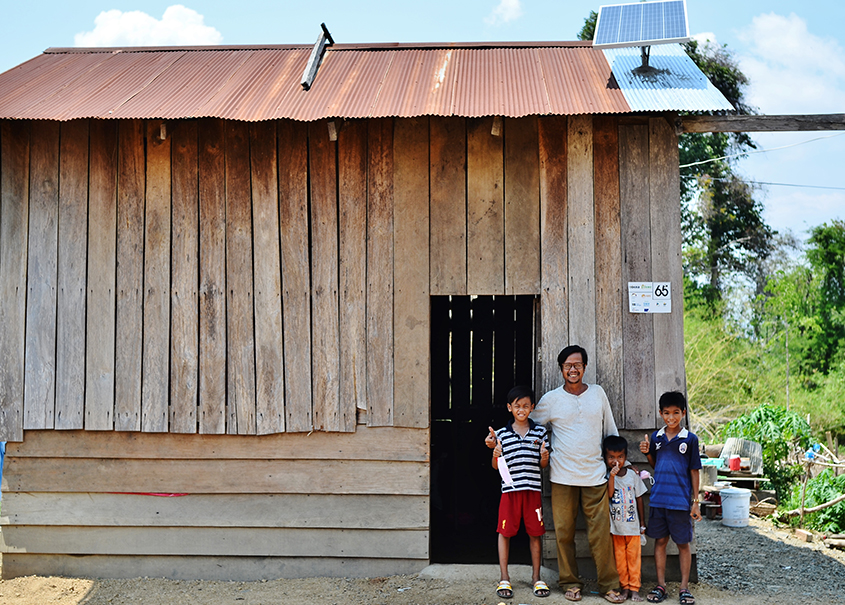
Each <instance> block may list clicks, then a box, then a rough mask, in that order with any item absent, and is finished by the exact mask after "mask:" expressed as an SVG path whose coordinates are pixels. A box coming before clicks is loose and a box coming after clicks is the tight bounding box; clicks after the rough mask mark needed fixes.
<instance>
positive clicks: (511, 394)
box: [508, 384, 534, 405]
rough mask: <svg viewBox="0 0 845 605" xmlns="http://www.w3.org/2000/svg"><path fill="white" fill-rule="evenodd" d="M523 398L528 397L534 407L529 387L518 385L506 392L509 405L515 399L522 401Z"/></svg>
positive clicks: (532, 393)
mask: <svg viewBox="0 0 845 605" xmlns="http://www.w3.org/2000/svg"><path fill="white" fill-rule="evenodd" d="M523 397H528V399H529V401H531V405H534V391H532V390H531V387H527V386H525V385H523V384H520V385H517V386H515V387H514V388H512V389H511V390H510V391H508V403H509V404H510V403H513V402H515V401H516V400H517V399H522V398H523Z"/></svg>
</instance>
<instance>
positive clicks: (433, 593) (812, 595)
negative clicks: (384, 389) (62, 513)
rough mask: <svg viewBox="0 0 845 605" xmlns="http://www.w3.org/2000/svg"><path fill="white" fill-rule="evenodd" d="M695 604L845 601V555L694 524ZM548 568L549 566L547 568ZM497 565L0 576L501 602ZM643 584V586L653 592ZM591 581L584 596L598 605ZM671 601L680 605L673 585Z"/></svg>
mask: <svg viewBox="0 0 845 605" xmlns="http://www.w3.org/2000/svg"><path fill="white" fill-rule="evenodd" d="M696 531H697V542H698V574H699V582H698V583H697V584H693V585H692V586H691V590H692V592H693V594H694V595H695V596H696V599H697V602H698V603H700V604H701V605H715V604H722V603H732V604H737V605H752V604H754V605H759V604H760V603H764V604H765V603H790V604H795V603H843V604H845V552H843V551H837V550H828V549H826V548H825V547H824V546H822V545H821V544H820V542H819V541H818V540H816V541H814V542H812V543H809V544H808V543H806V542H802V541H799V540H797V539H796V538H795V537H794V536H792V534H791V532H789V531H788V530H785V529H779V528H775V527H773V526H772V524H771V523H769V522H767V521H763V520H758V519H753V518H752V519H751V521H750V524H749V527H747V528H729V527H725V526H723V525H721V523H719V522H718V521H707V520H704V521H701V522H699V523H698V524H697V528H696ZM548 571H550V570H548ZM527 573H528V570H527V568H519V569H512V571H511V577H512V580H514V589H515V595H514V598H513V599H511V600H510V601H508V603H513V604H515V605H520V604H532V605H558V604H562V603H568V601H566V600H565V599H564V597H563V593H562V592H561V591H560V590H558V588H557V586H553V589H552V594H551V596H549V597H548V598H544V599H540V598H536V597H534V596H533V595H532V593H531V589H530V586H529V584H528V582H527V580H528V576H527V575H526V574H527ZM497 580H498V576H497V575H496V568H495V567H493V566H433V567H432V568H429V569H428V570H427V571H426V572H425V573H423V574H419V575H414V576H392V577H388V578H369V579H327V578H307V579H301V580H273V581H266V582H201V581H197V582H188V581H172V580H162V579H152V578H149V579H148V578H143V579H134V580H93V579H70V578H58V577H38V576H31V577H25V578H14V579H11V580H0V604H2V605H7V604H8V605H83V604H84V605H129V604H138V603H143V604H155V605H171V604H172V605H177V604H178V605H194V604H196V605H200V604H202V605H223V604H227V605H240V604H243V605H282V604H284V605H294V604H295V605H317V604H319V605H324V604H330V605H353V604H359V603H360V604H372V605H380V604H397V605H422V604H426V605H428V604H431V605H435V604H436V605H451V604H454V605H458V604H484V605H497V604H498V603H500V602H502V599H499V598H497V597H496V595H495V592H494V590H495V584H496V581H497ZM650 587H651V585H650V583H648V582H646V588H647V589H650ZM593 591H595V586H594V585H591V583H589V582H588V584H587V586H586V588H585V593H584V600H583V601H582V602H583V603H595V604H598V603H604V602H605V601H604V600H603V599H601V597H600V596H599V595H598V594H594V593H593ZM666 602H667V603H677V602H678V587H677V584H671V583H670V585H669V597H668V599H667V601H666Z"/></svg>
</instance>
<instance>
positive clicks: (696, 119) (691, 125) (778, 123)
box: [675, 113, 845, 134]
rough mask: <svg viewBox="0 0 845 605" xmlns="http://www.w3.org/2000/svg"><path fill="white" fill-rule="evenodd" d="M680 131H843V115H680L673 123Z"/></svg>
mask: <svg viewBox="0 0 845 605" xmlns="http://www.w3.org/2000/svg"><path fill="white" fill-rule="evenodd" d="M675 126H676V129H677V132H678V134H681V133H684V132H792V131H803V130H845V113H830V114H815V115H782V116H682V117H680V116H679V117H678V118H677V119H676V120H675Z"/></svg>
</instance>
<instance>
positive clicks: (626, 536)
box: [602, 435, 646, 601]
mask: <svg viewBox="0 0 845 605" xmlns="http://www.w3.org/2000/svg"><path fill="white" fill-rule="evenodd" d="M602 450H604V460H605V462H606V463H607V468H608V471H609V472H608V478H607V493H608V496H609V497H610V533H611V535H612V536H613V554H614V556H615V558H616V570H617V571H618V572H619V581H620V585H621V587H622V597H623V598H625V599H627V598H628V597H629V596H630V597H631V600H632V601H642V600H643V598H642V597H641V596H640V569H641V557H640V555H641V551H642V545H641V544H640V535H641V534H642V533H643V532H644V531H645V527H644V526H643V525H642V523H641V521H640V519H643V498H642V495H643V494H644V493H645V492H646V487H645V484H644V483H643V480H642V479H640V476H639V475H638V474H637V472H636V471H635V470H634V469H632V468H631V466H630V464H629V463H628V440H627V439H625V438H624V437H619V436H618V435H608V436H607V437H605V438H604V442H603V443H602Z"/></svg>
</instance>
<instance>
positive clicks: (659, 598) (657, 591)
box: [645, 584, 666, 603]
mask: <svg viewBox="0 0 845 605" xmlns="http://www.w3.org/2000/svg"><path fill="white" fill-rule="evenodd" d="M645 600H646V601H648V602H649V603H662V602H663V601H665V600H666V589H665V588H664V587H663V586H661V585H660V584H658V585H657V586H655V587H654V590H652V591H651V592H650V593H648V594H647V595H646V597H645Z"/></svg>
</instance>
